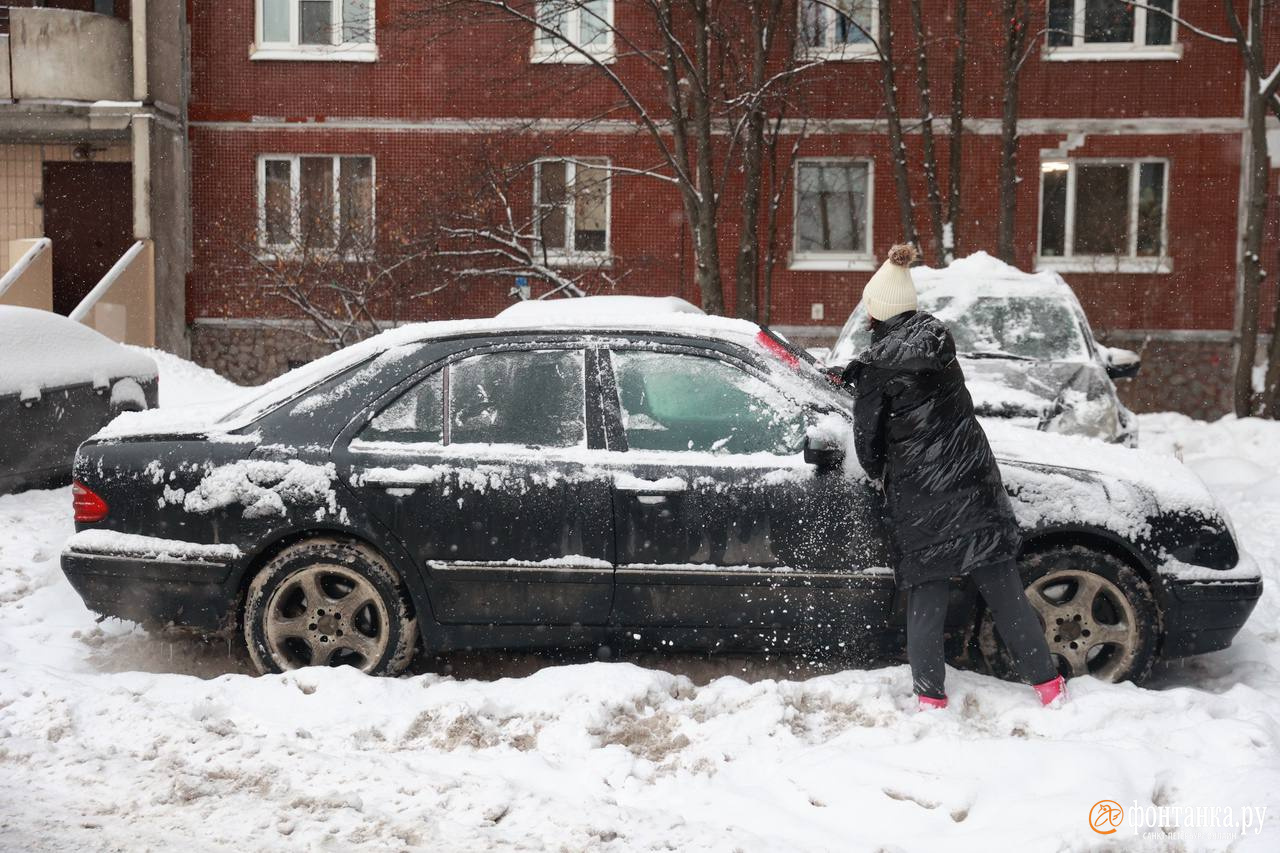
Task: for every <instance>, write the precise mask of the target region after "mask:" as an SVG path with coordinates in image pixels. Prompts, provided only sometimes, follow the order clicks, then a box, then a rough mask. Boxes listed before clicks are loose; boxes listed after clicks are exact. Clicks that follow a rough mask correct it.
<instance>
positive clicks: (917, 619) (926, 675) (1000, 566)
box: [907, 560, 1058, 699]
mask: <svg viewBox="0 0 1280 853" xmlns="http://www.w3.org/2000/svg"><path fill="white" fill-rule="evenodd" d="M971 577H972V578H973V581H974V583H975V584H977V586H978V592H980V593H982V599H983V600H984V601H985V602H986V603H987V607H988V608H990V610H991V615H992V616H993V617H994V618H995V623H996V631H998V632H999V634H1000V639H1002V640H1004V644H1005V647H1006V648H1008V649H1009V651H1010V652H1011V653H1012V654H1013V657H1014V661H1015V662H1016V663H1017V666H1018V672H1019V674H1021V675H1022V677H1023V679H1024V680H1025V681H1027V682H1028V683H1030V684H1042V683H1044V682H1046V681H1049V680H1051V679H1052V678H1054V677H1055V676H1056V675H1057V674H1058V672H1057V670H1056V669H1055V668H1054V664H1053V657H1052V656H1051V655H1050V654H1049V645H1048V643H1046V642H1045V639H1044V630H1043V629H1042V628H1041V627H1040V619H1039V618H1038V617H1037V616H1036V611H1035V609H1034V608H1032V606H1031V602H1029V601H1027V596H1026V593H1024V592H1023V590H1022V579H1021V578H1020V577H1019V576H1018V569H1017V567H1016V566H1015V565H1014V563H1013V561H1012V560H1005V561H1003V562H1000V563H992V564H990V565H987V566H980V567H978V568H976V569H974V570H973V574H972V575H971ZM949 587H950V584H949V582H948V581H945V580H938V581H929V582H927V583H922V584H920V585H919V586H915V587H912V588H911V590H910V591H909V592H908V593H907V660H909V661H910V662H911V682H912V685H913V687H914V688H915V692H916V693H917V694H919V695H921V696H932V697H933V698H935V699H941V698H943V697H944V696H946V692H945V690H944V686H943V681H944V679H945V678H946V670H945V668H944V663H945V657H946V655H945V652H944V650H943V637H942V632H943V625H944V623H945V620H946V616H947V599H948V591H949Z"/></svg>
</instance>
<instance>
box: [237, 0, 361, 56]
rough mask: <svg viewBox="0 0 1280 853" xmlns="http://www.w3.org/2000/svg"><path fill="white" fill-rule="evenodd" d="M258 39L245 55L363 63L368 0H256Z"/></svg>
mask: <svg viewBox="0 0 1280 853" xmlns="http://www.w3.org/2000/svg"><path fill="white" fill-rule="evenodd" d="M256 3H257V12H258V38H257V41H256V42H255V44H254V46H253V50H252V51H251V53H250V58H251V59H322V60H349V61H357V62H368V61H372V60H374V59H376V58H377V49H376V48H375V47H374V41H373V3H374V0H256Z"/></svg>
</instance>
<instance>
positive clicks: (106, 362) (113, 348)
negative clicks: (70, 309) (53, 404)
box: [0, 305, 156, 396]
mask: <svg viewBox="0 0 1280 853" xmlns="http://www.w3.org/2000/svg"><path fill="white" fill-rule="evenodd" d="M0 365H3V366H4V369H3V370H0V395H3V394H14V393H23V394H30V395H32V396H35V394H36V393H38V392H39V391H40V390H41V389H44V388H60V387H62V386H64V385H75V384H78V383H81V382H92V383H94V384H96V385H106V384H109V383H110V382H112V381H114V380H116V379H121V378H124V377H132V378H134V379H150V378H152V377H154V376H155V375H156V364H155V362H154V361H152V360H151V359H150V358H148V357H147V356H146V355H143V354H142V353H139V352H136V351H134V350H131V349H128V348H127V347H124V346H121V345H120V344H118V343H116V342H115V341H113V340H111V339H110V338H107V337H105V336H104V335H101V334H99V333H98V332H96V331H94V330H93V329H91V328H89V327H88V326H86V325H84V324H83V323H78V322H76V321H75V320H70V319H68V318H66V317H63V316H62V315H60V314H54V313H53V312H51V311H41V310H39V309H37V308H20V307H17V306H12V305H3V306H0Z"/></svg>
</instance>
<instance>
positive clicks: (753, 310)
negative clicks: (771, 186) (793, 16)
mask: <svg viewBox="0 0 1280 853" xmlns="http://www.w3.org/2000/svg"><path fill="white" fill-rule="evenodd" d="M773 1H774V0H756V2H752V3H750V4H749V5H750V10H749V11H750V15H751V26H750V29H749V35H750V37H751V76H750V78H749V79H750V85H751V91H753V92H756V93H759V94H758V97H757V98H756V99H755V100H754V101H752V102H751V103H749V104H748V106H747V109H748V112H747V117H746V121H745V123H744V128H743V129H744V131H745V133H746V138H745V139H744V140H743V144H742V155H741V156H742V170H741V171H742V182H743V184H742V198H741V218H742V222H741V226H742V227H741V229H740V231H739V235H738V259H737V267H736V270H735V273H736V275H735V280H734V283H735V286H736V288H737V291H736V294H735V295H736V297H737V299H736V301H737V307H738V312H737V313H738V316H739V317H741V318H742V319H744V320H752V321H755V320H758V319H759V305H758V303H757V301H756V298H757V297H756V289H757V287H758V285H759V280H760V234H759V227H760V197H761V192H762V188H761V186H760V184H761V181H762V180H763V177H764V175H763V167H762V161H763V159H764V127H765V112H764V111H765V100H764V95H763V93H762V92H760V90H761V88H762V87H763V86H764V83H765V79H766V75H767V73H768V61H769V41H770V32H771V28H770V24H771V23H772V22H773V19H774V18H773V15H772V14H769V12H770V11H772V2H773ZM765 2H769V3H770V9H769V10H766V9H765V8H763V6H764V4H765Z"/></svg>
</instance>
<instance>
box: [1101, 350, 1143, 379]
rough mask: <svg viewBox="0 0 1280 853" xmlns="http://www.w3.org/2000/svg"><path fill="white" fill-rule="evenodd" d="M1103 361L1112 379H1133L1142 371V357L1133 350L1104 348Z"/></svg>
mask: <svg viewBox="0 0 1280 853" xmlns="http://www.w3.org/2000/svg"><path fill="white" fill-rule="evenodd" d="M1102 359H1103V362H1104V363H1105V364H1106V367H1107V375H1108V376H1110V377H1111V378H1112V379H1132V378H1133V377H1135V376H1137V375H1138V371H1139V370H1141V369H1142V356H1140V355H1138V354H1137V353H1136V352H1134V351H1133V350H1127V349H1119V348H1118V347H1103V348H1102Z"/></svg>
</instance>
